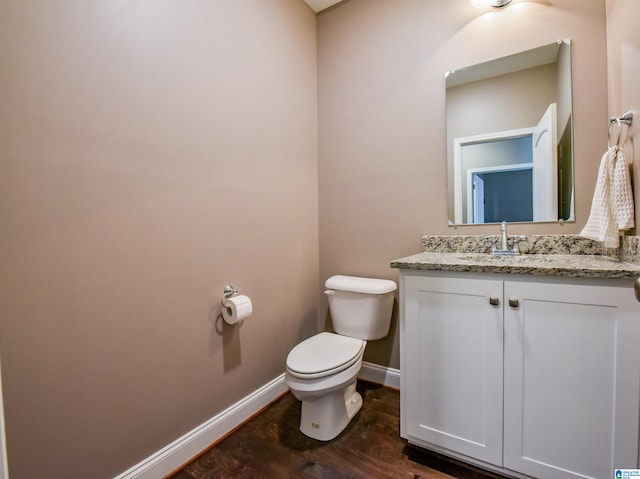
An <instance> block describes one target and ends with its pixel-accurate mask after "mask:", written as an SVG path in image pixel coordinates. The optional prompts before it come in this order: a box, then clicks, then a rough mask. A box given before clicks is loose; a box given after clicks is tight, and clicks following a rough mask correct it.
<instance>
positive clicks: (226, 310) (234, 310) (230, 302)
mask: <svg viewBox="0 0 640 479" xmlns="http://www.w3.org/2000/svg"><path fill="white" fill-rule="evenodd" d="M252 312H253V305H252V304H251V300H250V299H249V297H248V296H245V295H244V294H238V295H236V296H231V297H229V298H225V299H224V300H223V301H222V317H223V318H224V320H225V321H226V322H227V323H228V324H235V323H237V322H238V321H242V320H243V319H247V318H248V317H249V316H251V313H252Z"/></svg>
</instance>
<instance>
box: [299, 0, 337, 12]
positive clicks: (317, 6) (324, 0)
mask: <svg viewBox="0 0 640 479" xmlns="http://www.w3.org/2000/svg"><path fill="white" fill-rule="evenodd" d="M304 1H305V3H306V4H307V5H309V6H310V7H311V9H312V10H313V11H314V12H316V13H318V12H321V11H322V10H324V9H325V8H329V7H331V6H333V5H335V4H336V3H340V2H341V1H342V0H304Z"/></svg>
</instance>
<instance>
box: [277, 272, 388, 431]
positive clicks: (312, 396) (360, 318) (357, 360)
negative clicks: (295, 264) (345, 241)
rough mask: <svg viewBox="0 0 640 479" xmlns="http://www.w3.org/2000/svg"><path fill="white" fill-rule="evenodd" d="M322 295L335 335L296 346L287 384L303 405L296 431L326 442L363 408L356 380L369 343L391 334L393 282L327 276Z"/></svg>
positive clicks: (322, 334)
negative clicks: (326, 300)
mask: <svg viewBox="0 0 640 479" xmlns="http://www.w3.org/2000/svg"><path fill="white" fill-rule="evenodd" d="M324 285H325V288H326V291H325V294H326V295H327V298H328V301H329V311H331V320H332V323H333V329H334V330H335V331H336V333H328V332H322V333H319V334H316V335H315V336H312V337H310V338H308V339H306V340H304V341H302V342H301V343H300V344H298V345H297V346H295V347H294V348H293V349H292V350H291V352H290V353H289V355H288V356H287V370H286V373H285V381H286V383H287V385H288V386H289V389H290V390H291V392H292V393H293V395H294V396H295V397H296V398H297V399H298V400H300V401H302V411H301V416H300V431H302V433H303V434H305V435H307V436H309V437H312V438H314V439H317V440H320V441H329V440H331V439H333V438H334V437H336V436H337V435H338V434H340V432H342V430H343V429H344V428H345V427H347V424H349V421H351V418H353V416H355V414H356V413H357V412H358V411H359V410H360V408H361V407H362V397H361V396H360V394H359V393H358V392H357V391H356V381H357V378H358V373H359V372H360V368H361V366H362V357H363V356H364V349H365V347H366V345H367V341H370V340H376V339H381V338H383V337H385V336H386V335H387V334H388V333H389V325H390V324H391V313H392V310H393V297H394V292H395V290H396V289H397V285H396V283H395V282H393V281H391V280H387V279H374V278H360V277H356V276H343V275H335V276H331V277H330V278H329V279H327V281H326V282H325V284H324Z"/></svg>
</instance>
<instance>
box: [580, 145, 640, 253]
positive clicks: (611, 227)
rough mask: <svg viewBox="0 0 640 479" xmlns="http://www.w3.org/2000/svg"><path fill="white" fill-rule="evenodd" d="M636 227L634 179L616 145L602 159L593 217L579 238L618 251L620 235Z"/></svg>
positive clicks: (594, 194) (592, 211)
mask: <svg viewBox="0 0 640 479" xmlns="http://www.w3.org/2000/svg"><path fill="white" fill-rule="evenodd" d="M633 227H634V202H633V191H632V190H631V175H630V173H629V166H628V165H627V163H626V161H625V158H624V152H623V151H622V148H620V147H619V146H617V145H616V146H612V147H611V148H609V150H608V151H607V152H606V153H605V154H604V155H603V156H602V160H601V161H600V169H599V170H598V180H597V183H596V190H595V192H594V193H593V202H592V203H591V213H590V214H589V219H588V220H587V224H586V226H585V227H584V229H583V230H582V231H581V232H580V235H581V236H584V237H586V238H590V239H594V240H597V241H603V242H604V246H605V247H607V248H617V247H618V246H619V237H618V236H619V231H621V230H628V229H631V228H633Z"/></svg>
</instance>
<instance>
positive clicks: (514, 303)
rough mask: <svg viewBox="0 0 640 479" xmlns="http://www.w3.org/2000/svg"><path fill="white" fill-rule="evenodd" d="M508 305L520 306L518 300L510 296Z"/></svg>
mask: <svg viewBox="0 0 640 479" xmlns="http://www.w3.org/2000/svg"><path fill="white" fill-rule="evenodd" d="M509 306H511V307H512V308H517V307H518V306H520V301H518V300H517V299H513V298H510V299H509Z"/></svg>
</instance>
